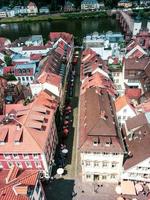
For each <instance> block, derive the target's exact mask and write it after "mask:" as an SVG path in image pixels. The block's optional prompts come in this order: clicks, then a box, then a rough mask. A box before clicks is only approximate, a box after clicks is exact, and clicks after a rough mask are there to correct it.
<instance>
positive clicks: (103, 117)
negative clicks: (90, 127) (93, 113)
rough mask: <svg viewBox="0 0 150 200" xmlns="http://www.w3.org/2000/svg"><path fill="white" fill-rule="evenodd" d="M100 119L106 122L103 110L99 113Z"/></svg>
mask: <svg viewBox="0 0 150 200" xmlns="http://www.w3.org/2000/svg"><path fill="white" fill-rule="evenodd" d="M100 118H101V119H103V120H106V119H107V118H108V117H107V116H106V112H105V111H104V110H102V111H101V112H100Z"/></svg>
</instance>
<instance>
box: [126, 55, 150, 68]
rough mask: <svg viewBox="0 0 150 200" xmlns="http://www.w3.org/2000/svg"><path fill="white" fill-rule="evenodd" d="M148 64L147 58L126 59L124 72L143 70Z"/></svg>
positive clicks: (148, 59) (149, 59)
mask: <svg viewBox="0 0 150 200" xmlns="http://www.w3.org/2000/svg"><path fill="white" fill-rule="evenodd" d="M149 62H150V58H149V57H142V58H140V59H135V58H128V59H126V60H125V70H126V69H127V70H132V69H133V70H144V68H145V67H146V66H147V64H148V63H149Z"/></svg>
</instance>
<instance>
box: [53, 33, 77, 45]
mask: <svg viewBox="0 0 150 200" xmlns="http://www.w3.org/2000/svg"><path fill="white" fill-rule="evenodd" d="M49 38H50V40H51V41H53V42H54V41H56V40H58V39H59V38H62V39H63V40H65V41H66V42H67V43H68V44H72V41H73V35H72V34H70V33H66V32H51V33H50V34H49Z"/></svg>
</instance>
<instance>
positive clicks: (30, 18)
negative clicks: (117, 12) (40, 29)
mask: <svg viewBox="0 0 150 200" xmlns="http://www.w3.org/2000/svg"><path fill="white" fill-rule="evenodd" d="M107 16H108V14H107V12H106V11H99V12H77V13H61V14H59V13H58V14H51V15H37V16H24V17H7V18H3V19H0V24H7V23H23V22H37V21H54V20H65V19H66V20H68V19H85V18H94V17H107Z"/></svg>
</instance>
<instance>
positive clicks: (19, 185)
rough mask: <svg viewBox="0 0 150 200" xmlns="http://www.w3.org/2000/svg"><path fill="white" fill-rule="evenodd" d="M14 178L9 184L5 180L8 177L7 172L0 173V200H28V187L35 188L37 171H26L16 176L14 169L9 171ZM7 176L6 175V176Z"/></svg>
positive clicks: (16, 171)
mask: <svg viewBox="0 0 150 200" xmlns="http://www.w3.org/2000/svg"><path fill="white" fill-rule="evenodd" d="M10 170H11V173H14V176H13V177H12V179H11V180H10V181H9V182H5V178H7V176H8V175H9V173H10V172H9V170H3V171H1V172H0V199H1V200H9V199H10V200H29V199H30V197H29V196H28V195H27V190H28V187H30V186H31V187H33V188H34V187H35V184H36V182H37V179H38V171H36V170H26V171H23V172H22V173H21V174H18V172H19V170H16V168H12V169H10ZM7 174H8V175H7Z"/></svg>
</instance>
